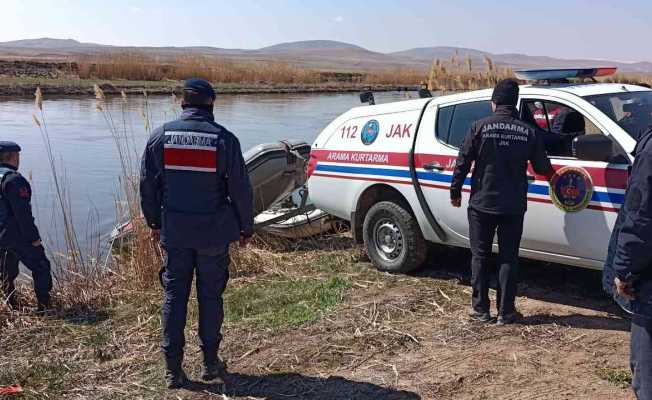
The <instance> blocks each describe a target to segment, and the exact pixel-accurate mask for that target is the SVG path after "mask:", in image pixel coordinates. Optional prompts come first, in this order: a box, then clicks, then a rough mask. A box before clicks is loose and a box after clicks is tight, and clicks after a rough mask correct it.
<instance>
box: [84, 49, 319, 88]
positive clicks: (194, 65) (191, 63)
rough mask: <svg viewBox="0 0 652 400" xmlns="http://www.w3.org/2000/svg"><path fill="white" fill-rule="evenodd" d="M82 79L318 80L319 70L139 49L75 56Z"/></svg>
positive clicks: (262, 81)
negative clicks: (163, 56)
mask: <svg viewBox="0 0 652 400" xmlns="http://www.w3.org/2000/svg"><path fill="white" fill-rule="evenodd" d="M77 64H78V70H79V77H80V78H81V79H91V78H93V79H126V80H143V81H162V80H177V81H178V80H183V79H187V78H189V77H200V78H204V79H207V80H210V81H212V82H222V83H276V84H293V83H309V84H315V83H320V81H321V75H320V73H319V72H318V71H314V70H310V69H305V68H300V67H296V66H292V65H290V64H286V63H280V62H264V61H256V62H254V61H252V62H235V61H229V60H224V59H218V58H215V57H208V56H180V57H176V58H173V59H171V60H165V61H164V60H161V59H158V58H155V57H149V56H146V55H143V54H139V53H123V54H118V55H112V56H110V57H108V56H97V57H84V58H80V59H78V60H77Z"/></svg>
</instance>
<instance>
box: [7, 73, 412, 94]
mask: <svg viewBox="0 0 652 400" xmlns="http://www.w3.org/2000/svg"><path fill="white" fill-rule="evenodd" d="M95 85H98V86H99V87H101V88H102V90H103V91H104V93H105V94H107V95H112V96H113V95H121V94H122V92H124V93H126V94H127V95H141V96H142V95H143V94H144V93H147V95H171V94H173V93H178V92H179V89H180V88H181V85H182V82H181V81H131V80H95V79H38V78H30V77H21V78H0V98H7V97H29V96H33V95H34V92H35V91H36V88H37V87H40V88H41V91H42V92H43V95H44V96H45V97H46V98H47V96H56V97H73V96H93V95H94V93H95V91H94V86H95ZM214 86H215V90H216V91H217V92H218V94H302V93H303V94H305V93H315V94H319V93H353V92H364V91H373V92H394V91H399V92H400V91H417V90H419V88H420V86H419V85H394V84H358V83H343V82H330V83H328V82H327V83H318V84H304V83H302V84H274V83H253V84H252V83H242V84H234V83H226V84H225V83H219V82H217V83H214Z"/></svg>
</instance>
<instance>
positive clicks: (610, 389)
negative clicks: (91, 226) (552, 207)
mask: <svg viewBox="0 0 652 400" xmlns="http://www.w3.org/2000/svg"><path fill="white" fill-rule="evenodd" d="M234 260H235V263H234V264H233V265H232V274H233V276H232V280H231V282H230V285H229V288H228V290H227V293H226V296H225V298H226V302H225V303H226V322H225V327H224V334H225V341H224V345H223V355H224V357H225V358H226V359H227V361H228V363H229V370H230V375H229V377H228V379H227V386H226V393H225V394H226V397H222V396H221V392H220V389H221V388H218V387H214V386H211V385H206V384H203V383H200V382H195V383H193V384H192V385H191V386H190V387H189V388H188V389H184V390H179V391H167V390H165V389H164V386H163V379H162V375H163V363H162V361H161V358H160V354H159V348H158V346H159V341H160V306H161V300H162V293H161V291H160V289H159V288H158V287H156V286H152V287H150V288H148V289H139V290H135V289H126V288H124V282H122V283H120V282H118V283H116V285H114V287H113V288H112V289H111V290H110V293H109V294H107V296H106V301H105V302H104V304H103V305H100V306H93V305H90V306H89V307H87V308H79V307H77V308H72V309H71V308H67V307H62V308H58V309H57V311H56V313H55V314H54V315H51V316H48V317H45V318H42V317H37V316H35V315H33V314H32V313H31V312H30V311H27V310H26V311H25V312H23V313H14V314H9V315H6V314H0V315H3V318H4V321H3V323H2V325H0V326H2V328H0V329H1V332H0V348H2V349H3V352H2V353H0V386H2V385H8V384H13V383H17V382H19V383H21V384H22V385H23V387H24V390H25V392H24V396H23V398H26V399H44V398H49V399H58V398H79V399H91V398H92V399H121V398H124V399H128V398H129V399H131V398H144V399H161V398H169V399H204V398H205V399H208V398H229V399H250V398H265V399H274V400H278V399H287V398H296V399H323V400H326V399H328V400H331V399H369V400H371V399H374V400H376V399H502V398H505V399H506V398H510V399H526V398H527V399H530V398H535V397H536V398H540V399H559V398H574V399H596V398H609V399H631V398H632V397H631V395H630V392H629V389H628V387H627V383H628V380H629V379H630V376H629V373H628V370H627V354H628V349H627V332H626V330H627V322H626V321H624V320H622V319H621V318H620V317H617V316H614V315H612V314H610V311H613V308H612V307H611V305H610V303H609V301H608V300H606V299H604V298H603V297H602V296H600V294H599V293H597V292H593V290H594V289H595V288H594V287H593V286H596V287H597V286H599V281H598V283H596V284H595V285H593V284H592V283H591V282H592V281H593V280H598V278H597V275H596V274H595V273H594V272H592V271H577V270H569V269H564V268H560V267H554V266H546V267H545V271H542V267H543V266H541V265H538V264H534V263H526V265H524V269H525V271H524V274H523V275H524V276H523V278H524V284H523V285H522V286H521V294H522V297H519V299H518V306H519V308H520V309H521V310H522V311H523V312H524V314H525V316H526V320H525V322H524V323H523V324H519V325H515V326H511V327H502V328H501V327H496V326H493V325H484V324H478V323H471V322H469V321H468V320H467V318H466V310H467V303H468V301H469V295H470V288H469V287H468V278H469V276H468V261H469V260H468V254H467V253H466V252H464V251H456V250H448V249H436V250H434V251H433V252H432V254H431V257H430V258H429V261H428V264H429V268H428V269H426V270H424V271H421V272H420V273H419V274H417V275H413V276H400V275H389V274H385V273H379V272H377V271H375V270H374V269H373V268H372V267H371V265H370V264H369V263H368V262H367V261H366V259H365V257H364V255H363V253H362V252H361V251H360V250H359V249H358V248H356V247H352V246H351V241H350V238H348V237H347V236H346V235H334V236H330V237H327V238H322V239H320V240H319V241H304V242H300V243H293V244H288V243H286V244H285V245H282V246H280V245H278V244H269V242H266V241H262V240H259V241H258V242H257V244H256V245H255V246H254V247H252V248H251V249H249V250H247V251H246V252H236V253H234ZM587 282H589V283H587ZM24 293H27V290H26V289H24ZM195 307H196V297H195V295H194V294H193V295H192V299H191V307H190V312H189V321H188V327H187V331H186V332H187V343H188V344H187V356H186V361H185V366H186V369H187V371H188V372H189V374H190V375H191V376H192V377H197V376H198V373H199V363H200V352H199V349H198V346H197V344H196V343H197V337H196V333H195V332H196V328H197V314H196V308H195Z"/></svg>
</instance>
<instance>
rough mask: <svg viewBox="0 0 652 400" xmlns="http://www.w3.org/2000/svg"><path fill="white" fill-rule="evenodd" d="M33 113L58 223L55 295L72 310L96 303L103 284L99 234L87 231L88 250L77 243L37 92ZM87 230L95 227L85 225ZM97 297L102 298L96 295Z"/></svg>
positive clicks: (66, 190) (65, 189) (64, 182)
mask: <svg viewBox="0 0 652 400" xmlns="http://www.w3.org/2000/svg"><path fill="white" fill-rule="evenodd" d="M34 96H35V99H34V104H35V108H36V111H35V113H34V114H33V120H34V123H35V124H36V125H37V127H38V128H39V131H40V133H41V139H42V140H43V145H44V148H45V153H46V161H47V163H48V166H49V168H50V171H51V179H52V183H53V188H54V194H55V198H56V207H54V210H53V214H54V215H53V223H55V224H56V223H57V221H61V222H62V224H63V226H62V236H63V244H64V248H63V249H62V251H61V252H56V253H53V255H54V258H53V260H52V262H53V264H54V266H55V268H54V271H53V274H54V275H55V278H56V279H55V282H56V283H57V286H56V287H55V291H56V292H57V294H58V296H57V299H58V300H59V301H60V302H61V303H63V304H62V305H66V306H70V307H74V306H80V305H87V304H90V303H94V302H96V301H97V300H98V294H99V293H100V292H99V291H98V290H97V289H98V288H99V287H100V286H102V285H103V284H104V281H103V280H102V279H101V276H102V275H103V273H104V272H103V270H102V266H101V265H100V262H99V258H100V243H99V236H100V235H99V232H96V231H94V230H93V229H92V228H91V231H90V232H89V233H90V235H89V236H90V237H91V238H94V240H93V239H91V240H90V241H88V242H87V243H88V246H85V247H83V246H82V245H81V244H80V243H81V241H80V238H79V233H78V231H77V229H76V225H75V221H73V217H72V215H73V212H72V202H71V193H70V187H71V185H70V182H69V181H68V178H67V175H66V173H65V166H64V165H63V163H62V162H57V157H56V152H55V148H54V145H53V143H52V140H51V137H50V131H49V129H48V124H47V117H46V112H45V110H44V107H43V93H42V92H41V89H40V88H37V90H36V93H35V94H34ZM88 225H89V227H92V226H96V225H95V224H92V223H89V224H88ZM100 297H102V296H101V295H100Z"/></svg>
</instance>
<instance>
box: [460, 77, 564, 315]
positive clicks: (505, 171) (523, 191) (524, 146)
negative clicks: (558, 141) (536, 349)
mask: <svg viewBox="0 0 652 400" xmlns="http://www.w3.org/2000/svg"><path fill="white" fill-rule="evenodd" d="M518 95H519V87H518V82H517V81H515V80H513V79H506V80H502V81H500V82H499V83H498V84H497V85H496V87H495V88H494V91H493V94H492V98H491V103H492V110H493V112H494V114H493V115H491V116H489V117H487V118H484V119H482V120H480V121H476V122H475V123H474V124H473V125H472V127H471V129H470V130H469V132H468V133H467V135H466V137H465V139H464V142H463V144H462V146H461V147H460V151H459V155H458V157H457V161H456V164H455V170H454V172H453V179H452V182H451V187H450V196H451V204H452V206H453V207H461V204H462V187H463V186H464V181H465V179H466V176H467V175H468V173H469V171H470V170H471V167H472V165H474V169H473V174H472V177H471V197H470V200H469V207H468V218H469V237H470V242H471V243H470V244H471V255H472V257H471V269H472V277H471V284H472V289H473V294H472V302H471V303H472V310H471V313H470V317H471V318H473V319H475V320H479V321H482V322H489V321H491V313H490V304H489V281H490V269H489V268H490V265H489V264H490V259H491V258H490V257H491V254H492V246H493V240H494V236H495V235H496V233H497V234H498V247H499V256H498V262H499V270H498V288H497V301H496V303H497V304H496V306H497V307H496V308H497V309H498V319H497V323H498V324H499V325H504V324H511V323H514V322H516V321H517V320H518V319H519V318H520V317H521V315H520V314H519V313H518V311H517V310H516V307H515V299H516V289H517V274H518V265H519V264H518V251H519V247H520V242H521V235H522V233H523V218H524V215H525V211H526V209H527V192H528V180H527V170H528V161H530V162H531V163H532V167H533V169H534V172H536V173H537V174H539V175H544V176H546V178H547V179H548V180H550V179H551V177H552V174H553V172H554V171H553V168H552V165H551V164H550V161H549V160H548V156H547V154H546V150H545V144H544V140H543V137H542V136H541V135H539V134H538V131H537V130H536V128H535V127H534V126H531V125H529V124H527V123H526V122H523V121H521V120H520V119H519V115H518V111H517V109H516V104H517V102H518Z"/></svg>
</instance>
